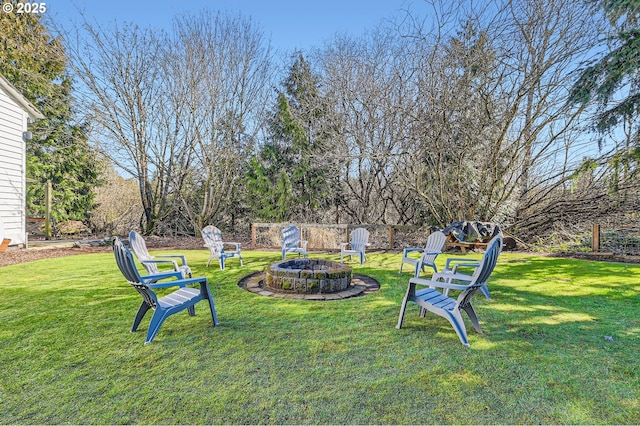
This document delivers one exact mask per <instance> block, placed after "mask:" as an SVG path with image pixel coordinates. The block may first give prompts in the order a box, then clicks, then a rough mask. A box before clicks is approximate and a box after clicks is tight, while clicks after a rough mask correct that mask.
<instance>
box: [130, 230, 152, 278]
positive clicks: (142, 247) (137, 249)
mask: <svg viewBox="0 0 640 426" xmlns="http://www.w3.org/2000/svg"><path fill="white" fill-rule="evenodd" d="M129 244H130V245H131V249H132V250H133V252H134V253H135V254H136V257H137V258H138V260H139V261H140V263H142V266H144V268H145V269H146V270H147V272H149V273H150V274H157V273H159V272H160V270H159V269H158V265H156V264H155V263H153V262H148V261H150V260H153V256H151V255H150V254H149V250H147V243H146V242H145V241H144V238H142V236H141V235H140V234H138V233H137V232H136V231H131V232H129Z"/></svg>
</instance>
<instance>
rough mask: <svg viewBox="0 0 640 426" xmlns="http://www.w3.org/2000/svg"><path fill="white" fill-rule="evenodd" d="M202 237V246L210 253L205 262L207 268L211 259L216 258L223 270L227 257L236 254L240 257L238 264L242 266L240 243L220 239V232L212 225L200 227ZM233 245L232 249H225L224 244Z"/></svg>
mask: <svg viewBox="0 0 640 426" xmlns="http://www.w3.org/2000/svg"><path fill="white" fill-rule="evenodd" d="M202 239H203V240H204V246H205V247H207V248H208V249H209V252H210V253H211V254H210V256H209V261H208V262H207V268H208V267H209V264H210V263H211V260H213V259H214V258H215V259H218V263H219V264H220V269H221V270H223V271H224V267H225V261H226V260H227V258H229V257H235V256H238V259H240V266H242V250H241V247H240V243H236V242H231V241H222V232H221V231H220V230H219V229H218V228H216V227H215V226H213V225H208V226H205V227H204V229H202ZM225 244H226V245H227V246H233V247H234V249H233V250H225V248H224V246H225Z"/></svg>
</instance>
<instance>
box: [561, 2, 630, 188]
mask: <svg viewBox="0 0 640 426" xmlns="http://www.w3.org/2000/svg"><path fill="white" fill-rule="evenodd" d="M590 3H593V4H594V5H595V6H597V7H600V8H601V9H602V10H603V11H604V12H605V14H606V15H607V16H608V18H609V21H610V23H611V26H612V33H611V34H610V36H609V38H608V44H609V46H611V47H610V50H609V51H608V52H607V53H606V54H605V55H604V56H603V57H602V58H600V59H599V60H597V61H596V62H594V63H592V64H591V65H589V66H588V67H586V68H585V69H584V70H582V72H581V74H580V77H579V79H578V80H577V82H576V83H575V84H574V86H573V88H572V91H571V100H572V101H573V102H574V103H576V104H582V105H586V104H588V103H589V102H591V101H595V102H596V103H597V104H598V105H599V110H598V112H597V114H596V121H595V129H596V130H597V131H599V132H600V133H601V134H603V135H605V134H610V133H609V132H610V131H611V130H613V129H622V132H621V133H622V134H623V135H624V140H623V141H622V143H621V144H619V145H618V146H617V152H616V153H615V154H614V155H613V157H612V158H611V162H610V165H611V166H612V170H613V173H612V175H611V180H612V181H613V187H614V188H619V187H621V186H622V185H621V183H620V180H628V179H629V178H633V177H634V176H635V174H636V173H637V172H638V165H639V164H640V132H639V131H638V127H637V120H638V117H639V116H640V72H639V71H640V60H639V58H640V0H623V1H621V0H591V1H590Z"/></svg>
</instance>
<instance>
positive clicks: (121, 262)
mask: <svg viewBox="0 0 640 426" xmlns="http://www.w3.org/2000/svg"><path fill="white" fill-rule="evenodd" d="M113 253H114V255H115V258H116V263H117V265H118V268H119V269H120V272H122V275H124V277H125V279H126V280H127V281H128V282H129V284H131V285H132V286H133V287H134V288H135V289H136V290H137V291H138V293H140V296H142V304H141V305H140V308H138V312H137V314H136V317H135V319H134V320H133V327H131V331H132V332H134V331H136V330H137V329H138V326H139V325H140V322H141V321H142V319H143V318H144V316H145V314H146V313H147V311H149V309H153V310H154V312H153V316H152V317H151V322H150V323H149V329H148V331H147V338H146V340H145V344H146V343H150V342H151V341H152V340H153V339H154V338H155V336H156V334H157V333H158V330H160V326H161V325H162V323H163V322H164V320H165V319H167V318H168V317H169V316H171V315H173V314H175V313H177V312H180V311H183V310H187V311H188V313H189V315H191V316H194V315H195V307H194V305H195V304H196V303H198V302H199V301H201V300H206V301H208V302H209V309H210V310H211V318H212V320H213V325H214V327H215V326H217V325H219V323H218V317H217V315H216V309H215V305H214V303H213V296H212V295H211V292H210V291H209V283H208V282H207V278H206V277H197V278H186V279H184V278H182V273H181V272H180V271H168V272H160V273H158V274H151V275H145V276H141V275H140V273H139V272H138V269H137V268H136V265H135V262H134V260H133V256H132V255H131V252H130V251H129V249H128V248H127V247H126V246H125V245H124V243H123V242H122V240H120V238H118V237H116V238H114V239H113ZM168 278H177V279H176V280H173V281H166V282H158V281H160V280H163V279H168ZM192 284H199V288H194V287H189V285H192ZM170 287H178V289H177V290H175V291H174V292H172V293H170V294H168V295H166V296H164V297H160V298H158V296H157V295H156V293H155V292H154V291H153V290H154V289H157V288H162V289H164V288H170Z"/></svg>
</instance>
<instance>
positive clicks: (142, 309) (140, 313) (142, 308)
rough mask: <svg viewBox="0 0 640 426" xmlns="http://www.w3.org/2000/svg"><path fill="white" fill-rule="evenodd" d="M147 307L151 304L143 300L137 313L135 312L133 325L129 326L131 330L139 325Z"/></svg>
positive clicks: (149, 307) (134, 329)
mask: <svg viewBox="0 0 640 426" xmlns="http://www.w3.org/2000/svg"><path fill="white" fill-rule="evenodd" d="M149 309H151V306H149V305H148V304H147V302H144V301H143V302H142V304H141V305H140V307H139V308H138V313H137V314H136V318H135V319H134V320H133V326H132V327H131V331H132V332H134V331H136V330H137V329H138V326H139V325H140V321H142V318H144V315H145V314H146V313H147V311H148V310H149Z"/></svg>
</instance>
